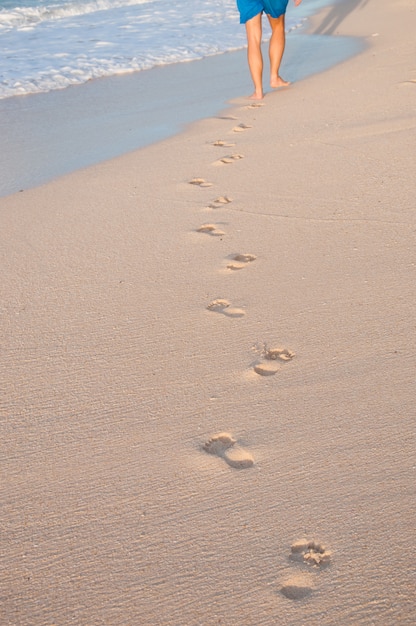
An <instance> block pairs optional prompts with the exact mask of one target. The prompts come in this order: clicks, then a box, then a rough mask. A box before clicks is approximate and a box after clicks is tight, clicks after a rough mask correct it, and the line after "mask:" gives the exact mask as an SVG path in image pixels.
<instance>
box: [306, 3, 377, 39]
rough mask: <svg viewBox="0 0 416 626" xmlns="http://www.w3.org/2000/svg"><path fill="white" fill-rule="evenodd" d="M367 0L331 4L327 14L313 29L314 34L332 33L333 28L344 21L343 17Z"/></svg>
mask: <svg viewBox="0 0 416 626" xmlns="http://www.w3.org/2000/svg"><path fill="white" fill-rule="evenodd" d="M367 2H368V0H349V2H345V1H344V2H340V3H339V4H336V5H335V6H333V7H332V8H331V9H330V11H329V13H328V15H326V16H325V18H324V19H323V20H322V23H321V24H320V25H319V26H318V27H317V28H316V30H315V31H314V35H333V34H334V32H335V30H336V29H337V28H338V26H339V25H340V24H341V22H343V21H344V19H345V18H346V17H347V15H349V13H352V12H353V11H355V9H358V8H360V7H361V8H362V7H363V6H365V5H366V4H367Z"/></svg>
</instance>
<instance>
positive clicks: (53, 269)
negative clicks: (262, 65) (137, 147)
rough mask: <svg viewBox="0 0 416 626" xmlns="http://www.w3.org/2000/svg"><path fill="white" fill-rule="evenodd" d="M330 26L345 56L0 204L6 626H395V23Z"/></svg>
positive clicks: (408, 228)
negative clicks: (359, 49)
mask: <svg viewBox="0 0 416 626" xmlns="http://www.w3.org/2000/svg"><path fill="white" fill-rule="evenodd" d="M306 1H307V0H305V2H306ZM357 5H359V6H357ZM352 9H354V10H352ZM340 18H342V20H340ZM333 26H334V27H335V26H336V28H337V32H341V33H343V34H346V35H358V36H362V37H365V38H366V39H367V42H368V49H367V50H366V52H365V53H363V54H362V55H360V56H359V57H356V58H354V59H352V60H349V61H348V62H346V63H344V64H343V65H340V66H338V67H335V68H333V69H332V70H330V71H328V72H325V73H323V74H320V75H318V76H314V77H312V78H310V79H308V80H305V81H303V82H300V83H298V84H296V85H294V86H293V87H291V88H290V89H286V90H282V91H280V92H277V93H273V94H268V95H267V97H266V98H265V100H264V101H263V103H262V104H263V106H258V107H256V106H253V105H251V104H250V103H249V102H248V101H246V100H241V101H238V102H235V103H234V106H233V109H232V110H230V111H227V112H226V113H225V114H224V115H223V116H219V117H218V118H215V119H208V120H205V121H203V122H200V123H198V124H196V125H194V126H193V127H192V128H191V129H190V130H189V131H188V132H186V133H184V134H182V135H180V136H177V137H174V138H172V139H170V140H168V141H165V142H163V143H161V144H158V145H155V146H152V147H149V148H147V149H144V150H141V151H139V152H137V153H135V154H130V155H128V156H125V157H122V158H120V159H117V160H115V161H111V162H107V163H105V164H102V165H99V166H96V167H92V168H89V169H88V170H85V171H80V172H77V173H75V174H73V175H71V176H68V177H64V178H61V179H59V180H56V181H54V182H52V183H50V184H48V185H45V186H43V187H40V188H38V189H34V190H29V191H25V192H23V193H20V194H16V195H14V196H10V197H8V198H3V199H1V200H0V222H1V223H0V237H1V251H2V253H1V254H2V280H1V287H0V289H1V300H0V302H1V321H2V352H1V380H2V397H3V400H2V415H3V420H2V424H3V425H2V430H3V433H2V470H3V478H2V502H1V504H2V542H3V546H2V557H1V566H2V570H3V572H2V583H1V588H2V593H1V595H2V607H1V623H2V624H13V625H25V626H29V625H32V624H33V625H36V626H37V625H42V626H43V625H52V624H56V625H59V626H61V625H66V624H81V625H88V626H92V625H94V626H95V625H127V624H129V625H132V626H136V625H140V626H141V625H145V626H153V625H156V626H159V625H161V626H162V625H163V626H167V625H173V626H197V625H204V626H205V625H206V626H211V625H212V626H213V625H215V624H222V625H225V626H242V625H244V626H245V625H252V626H260V625H267V626H269V625H282V626H286V625H291V626H300V625H302V624H308V625H313V626H318V625H329V624H334V625H338V624H339V625H362V624H363V625H364V624H368V625H370V624H377V625H383V626H384V625H389V626H395V625H397V624H400V625H410V624H413V623H414V614H415V613H414V611H415V604H414V589H415V586H414V585H415V566H414V555H413V539H414V534H415V506H414V503H415V489H414V478H415V459H414V450H415V441H414V434H415V427H414V395H415V369H414V365H415V351H416V346H415V312H414V310H415V285H416V281H415V278H416V277H415V261H416V259H415V226H416V216H415V183H414V156H415V145H416V137H415V127H416V118H415V98H416V82H415V80H416V61H415V57H414V33H415V32H416V4H415V2H414V0H394V2H391V0H369V1H367V2H354V1H352V0H351V1H350V2H348V3H347V2H344V3H341V4H340V5H337V6H336V7H335V8H328V9H327V10H326V11H325V12H323V13H322V14H320V15H319V16H317V17H316V19H315V20H314V23H313V28H312V31H313V30H314V29H317V30H322V27H325V28H329V30H327V32H330V31H331V30H332V27H333ZM217 140H221V142H225V144H229V145H225V146H224V145H214V143H215V142H217ZM195 179H202V181H205V182H202V185H201V184H190V181H193V182H194V183H195V182H196V181H195ZM199 182H200V183H201V180H200V181H199ZM207 183H212V185H209V184H207ZM228 200H231V201H228ZM207 225H208V226H207ZM201 226H203V228H202V229H201V228H200V227H201Z"/></svg>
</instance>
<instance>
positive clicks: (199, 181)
mask: <svg viewBox="0 0 416 626" xmlns="http://www.w3.org/2000/svg"><path fill="white" fill-rule="evenodd" d="M189 184H190V185H197V186H198V187H212V185H213V183H209V182H208V181H206V180H205V178H192V180H190V181H189Z"/></svg>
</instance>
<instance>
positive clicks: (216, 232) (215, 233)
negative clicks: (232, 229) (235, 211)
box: [196, 224, 225, 237]
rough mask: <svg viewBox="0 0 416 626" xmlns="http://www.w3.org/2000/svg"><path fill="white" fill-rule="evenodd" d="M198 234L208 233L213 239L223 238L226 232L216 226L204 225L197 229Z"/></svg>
mask: <svg viewBox="0 0 416 626" xmlns="http://www.w3.org/2000/svg"><path fill="white" fill-rule="evenodd" d="M196 232H197V233H206V234H207V235H211V236H212V237H222V235H225V232H224V231H223V230H221V229H220V228H218V226H216V225H215V224H202V226H200V227H199V228H197V229H196Z"/></svg>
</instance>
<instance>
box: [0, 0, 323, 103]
mask: <svg viewBox="0 0 416 626" xmlns="http://www.w3.org/2000/svg"><path fill="white" fill-rule="evenodd" d="M23 1H24V2H26V3H27V5H28V6H20V5H19V7H17V6H14V7H13V5H12V2H13V0H3V2H2V0H0V6H1V4H2V3H3V5H4V3H5V2H7V5H8V7H7V8H3V9H2V10H0V40H1V46H0V98H7V97H11V96H15V95H20V94H29V93H36V92H45V91H50V90H53V89H62V88H65V87H67V86H69V85H74V84H81V83H84V82H87V81H89V80H91V79H93V78H99V77H103V76H111V75H114V74H123V73H126V72H135V71H140V70H144V69H149V68H152V67H155V66H157V65H166V64H171V63H177V62H184V61H190V60H196V59H201V58H203V57H207V56H212V55H216V54H221V53H224V52H227V51H231V50H237V49H240V48H242V47H244V46H245V45H246V37H245V29H244V26H242V25H240V24H239V14H238V11H237V8H236V4H235V0H175V2H172V0H94V1H91V0H86V1H85V2H82V1H81V0H76V1H73V0H72V1H71V0H69V1H66V0H61V2H58V1H57V0H55V1H54V2H48V0H23ZM319 1H320V2H321V3H322V2H325V0H319ZM312 2H313V0H312ZM315 3H316V0H315ZM305 4H306V3H305ZM301 6H302V5H301ZM295 18H296V19H295ZM302 20H303V16H302V13H301V12H298V10H296V12H295V11H292V12H291V14H288V16H287V27H288V29H289V30H290V29H292V28H294V27H296V26H297V25H299V24H300V23H301V22H302ZM265 32H266V35H267V29H266V27H265Z"/></svg>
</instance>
